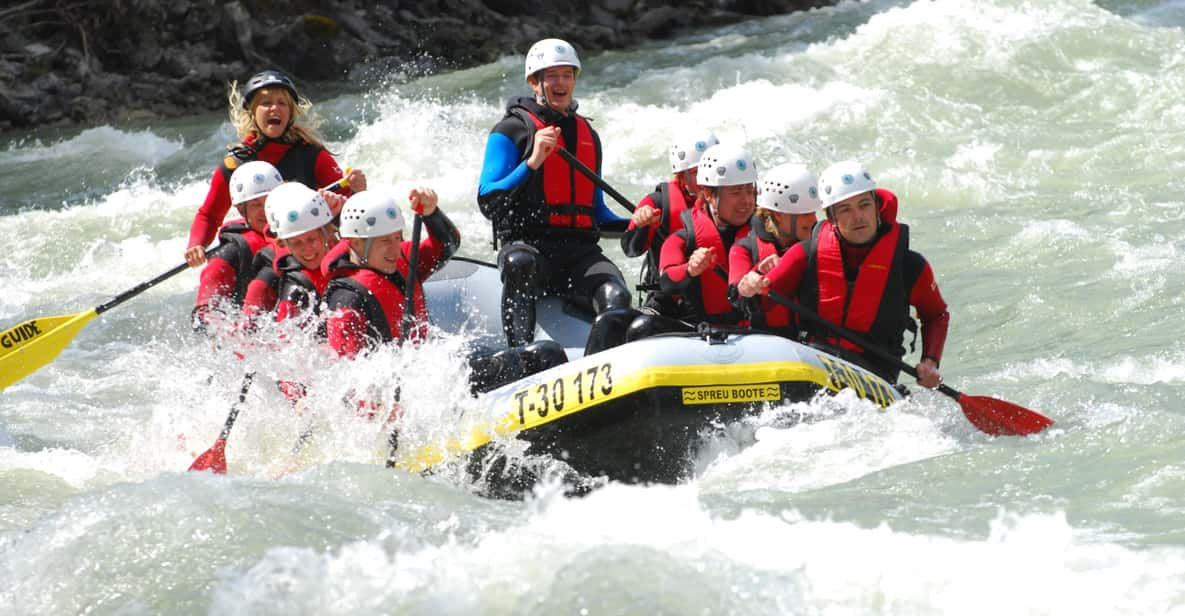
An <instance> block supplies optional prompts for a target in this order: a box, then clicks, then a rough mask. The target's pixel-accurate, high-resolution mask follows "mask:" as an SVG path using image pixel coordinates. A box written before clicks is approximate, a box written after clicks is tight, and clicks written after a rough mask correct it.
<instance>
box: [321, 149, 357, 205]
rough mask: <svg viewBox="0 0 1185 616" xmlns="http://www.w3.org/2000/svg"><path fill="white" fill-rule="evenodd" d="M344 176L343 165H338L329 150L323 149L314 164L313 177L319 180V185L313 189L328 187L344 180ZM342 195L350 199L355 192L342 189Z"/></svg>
mask: <svg viewBox="0 0 1185 616" xmlns="http://www.w3.org/2000/svg"><path fill="white" fill-rule="evenodd" d="M343 175H345V173H343V172H342V168H341V165H338V164H337V161H336V160H334V158H333V155H332V154H330V153H329V150H325V149H322V150H321V151H320V152H319V153H318V154H317V161H316V162H315V163H313V177H315V178H317V185H316V186H313V187H312V188H321V187H323V186H328V185H330V184H332V183H334V182H336V181H338V180H340V179H342V176H343ZM340 194H342V195H344V196H346V197H349V196H350V195H352V194H354V191H352V190H350V189H349V188H348V187H347V188H343V189H341V191H340Z"/></svg>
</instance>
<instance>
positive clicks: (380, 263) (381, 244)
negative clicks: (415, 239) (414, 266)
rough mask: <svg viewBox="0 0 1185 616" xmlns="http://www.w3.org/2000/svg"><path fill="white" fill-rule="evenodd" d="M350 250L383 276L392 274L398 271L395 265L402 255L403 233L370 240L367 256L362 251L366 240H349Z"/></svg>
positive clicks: (398, 232) (399, 232)
mask: <svg viewBox="0 0 1185 616" xmlns="http://www.w3.org/2000/svg"><path fill="white" fill-rule="evenodd" d="M350 250H351V251H352V252H353V253H354V254H356V255H361V256H362V257H364V258H365V259H366V265H368V266H370V267H373V268H374V269H376V270H378V271H380V272H382V273H384V274H393V273H395V272H397V271H399V268H398V267H397V266H396V265H397V264H398V263H399V257H400V256H401V255H402V254H403V232H402V231H396V232H394V233H388V234H387V235H381V236H379V237H376V238H373V239H371V241H370V252H369V253H367V254H363V251H364V250H366V239H365V238H360V237H352V238H350Z"/></svg>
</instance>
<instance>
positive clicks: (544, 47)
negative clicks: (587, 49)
mask: <svg viewBox="0 0 1185 616" xmlns="http://www.w3.org/2000/svg"><path fill="white" fill-rule="evenodd" d="M553 66H571V67H573V68H575V69H576V74H577V75H579V74H580V58H578V57H576V50H575V49H573V48H572V46H571V45H569V44H568V42H567V41H564V40H560V39H555V38H550V39H543V40H542V41H539V42H538V43H535V44H534V45H531V48H530V49H529V50H527V62H526V73H527V77H528V78H530V76H531V75H534V74H535V73H538V72H539V71H541V70H543V69H547V68H551V67H553Z"/></svg>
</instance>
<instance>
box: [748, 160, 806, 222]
mask: <svg viewBox="0 0 1185 616" xmlns="http://www.w3.org/2000/svg"><path fill="white" fill-rule="evenodd" d="M757 207H760V208H765V209H767V210H773V211H775V212H782V213H783V214H810V213H811V212H814V211H815V210H817V209H819V207H820V201H819V187H818V181H817V180H815V174H813V173H811V172H810V170H809V169H807V168H806V167H804V166H802V165H796V164H793V163H786V164H784V165H778V166H777V167H774V168H773V169H770V170H769V171H766V172H765V176H763V177H762V178H761V184H760V185H759V186H758V192H757Z"/></svg>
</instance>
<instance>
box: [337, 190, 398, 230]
mask: <svg viewBox="0 0 1185 616" xmlns="http://www.w3.org/2000/svg"><path fill="white" fill-rule="evenodd" d="M341 223H342V224H341V229H340V231H341V236H342V237H361V238H375V237H382V236H384V235H390V234H392V233H395V232H396V231H402V230H403V212H401V211H399V206H398V205H396V204H395V199H393V198H391V197H389V196H387V195H385V194H383V193H381V192H379V191H377V190H364V191H362V192H359V193H354V195H353V196H352V197H350V198H349V199H347V200H346V204H345V205H344V206H343V207H342V211H341Z"/></svg>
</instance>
